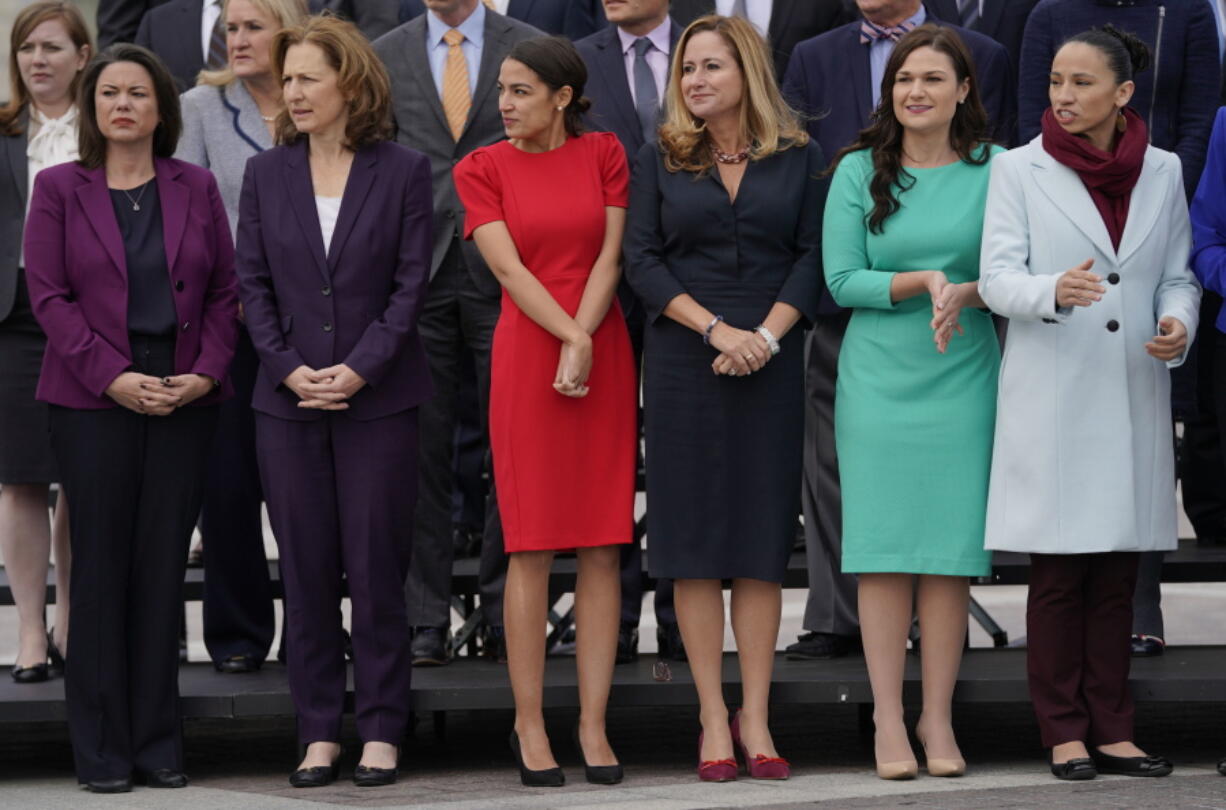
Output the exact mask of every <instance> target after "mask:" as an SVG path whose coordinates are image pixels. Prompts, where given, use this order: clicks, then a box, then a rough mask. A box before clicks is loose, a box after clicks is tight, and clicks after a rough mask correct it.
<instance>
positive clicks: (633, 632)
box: [614, 624, 639, 664]
mask: <svg viewBox="0 0 1226 810" xmlns="http://www.w3.org/2000/svg"><path fill="white" fill-rule="evenodd" d="M637 660H639V629H638V627H636V626H634V625H632V624H623V625H622V626H621V627H620V628H618V630H617V658H615V659H614V663H616V664H633V663H634V662H635V661H637Z"/></svg>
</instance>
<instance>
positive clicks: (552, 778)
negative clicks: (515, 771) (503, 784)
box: [511, 729, 566, 787]
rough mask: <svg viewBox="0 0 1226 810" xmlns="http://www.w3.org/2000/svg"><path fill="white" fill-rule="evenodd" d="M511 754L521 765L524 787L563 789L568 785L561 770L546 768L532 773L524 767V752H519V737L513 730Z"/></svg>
mask: <svg viewBox="0 0 1226 810" xmlns="http://www.w3.org/2000/svg"><path fill="white" fill-rule="evenodd" d="M511 753H513V754H515V762H516V763H517V764H518V765H519V781H520V782H523V783H524V787H562V785H565V784H566V774H564V773H562V769H561V768H546V769H544V770H543V771H530V770H528V766H527V765H524V755H523V752H521V751H520V750H519V735H518V734H516V733H515V730H514V729H512V730H511Z"/></svg>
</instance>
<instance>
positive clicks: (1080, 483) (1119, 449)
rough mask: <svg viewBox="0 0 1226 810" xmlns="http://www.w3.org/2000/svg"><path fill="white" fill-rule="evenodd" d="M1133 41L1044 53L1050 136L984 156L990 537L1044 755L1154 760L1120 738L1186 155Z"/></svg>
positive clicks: (1147, 543) (1167, 357)
mask: <svg viewBox="0 0 1226 810" xmlns="http://www.w3.org/2000/svg"><path fill="white" fill-rule="evenodd" d="M1148 63H1149V54H1148V50H1147V49H1146V47H1145V45H1144V44H1143V43H1142V42H1141V41H1140V40H1138V39H1137V38H1136V37H1134V36H1132V35H1131V34H1125V33H1123V32H1121V31H1118V30H1117V29H1115V28H1113V27H1112V26H1109V25H1108V26H1104V27H1103V28H1102V29H1094V30H1092V31H1087V32H1085V33H1083V34H1078V35H1077V36H1074V37H1072V38H1071V39H1070V40H1068V41H1067V42H1066V43H1065V44H1064V45H1063V46H1062V47H1061V48H1060V50H1059V51H1058V52H1057V54H1056V56H1055V59H1054V60H1053V62H1052V70H1051V90H1050V96H1051V108H1049V109H1048V110H1047V112H1046V113H1045V114H1044V118H1043V134H1042V135H1040V136H1039V137H1037V138H1035V139H1034V140H1033V141H1031V142H1030V143H1029V144H1027V145H1025V146H1023V147H1020V148H1018V149H1015V150H1013V151H1011V152H1008V153H1005V154H1003V155H999V156H998V157H997V158H996V159H995V160H994V161H993V162H992V179H991V183H990V185H989V190H988V204H987V212H986V215H985V218H984V233H983V248H982V256H981V264H982V269H981V275H980V282H979V291H980V295H981V297H982V298H983V300H984V302H985V303H987V305H988V306H989V307H990V308H991V309H992V310H993V311H995V312H997V313H999V314H1001V315H1004V316H1005V317H1007V318H1009V337H1008V340H1007V341H1006V345H1005V352H1004V358H1003V361H1002V364H1001V374H1000V392H999V397H998V405H997V416H996V443H995V448H994V452H993V459H992V474H991V483H990V488H989V497H988V517H987V547H988V548H989V549H1002V550H1010V551H1024V552H1030V553H1031V574H1030V594H1029V601H1028V604H1027V610H1026V629H1027V642H1028V647H1027V670H1028V674H1029V681H1030V693H1031V700H1032V702H1033V704H1034V707H1035V714H1036V715H1037V717H1038V722H1039V728H1040V731H1041V734H1042V738H1043V744H1044V746H1046V747H1050V748H1051V770H1052V773H1053V774H1054V775H1056V776H1057V777H1059V778H1062V779H1092V778H1093V777H1094V776H1095V775H1097V774H1098V773H1122V774H1127V775H1131V776H1165V775H1167V774H1169V773H1170V772H1171V769H1172V766H1171V763H1170V762H1169V761H1168V760H1166V759H1163V758H1161V757H1156V756H1148V755H1147V754H1146V753H1145V752H1144V751H1142V750H1141V749H1140V748H1138V747H1137V746H1136V745H1135V744H1134V743H1133V703H1132V698H1131V695H1130V693H1129V691H1128V668H1129V633H1130V629H1131V626H1132V593H1133V587H1134V583H1135V581H1136V570H1137V561H1138V553H1139V552H1142V551H1160V550H1166V549H1172V548H1174V547H1175V542H1176V519H1175V472H1174V453H1173V446H1172V441H1171V432H1170V424H1171V414H1170V378H1169V371H1168V369H1169V368H1171V367H1174V366H1176V365H1179V364H1180V363H1181V362H1183V357H1184V353H1185V351H1186V349H1187V345H1188V341H1189V336H1190V335H1194V334H1195V333H1196V325H1197V313H1198V307H1199V302H1200V287H1199V286H1198V285H1197V283H1196V280H1195V278H1194V277H1193V276H1192V273H1191V272H1190V271H1189V269H1188V253H1189V248H1190V246H1191V234H1190V229H1189V225H1188V212H1187V205H1186V202H1185V199H1184V192H1183V186H1182V181H1181V175H1180V169H1179V160H1178V158H1176V157H1175V156H1174V155H1173V154H1171V153H1169V152H1165V151H1162V150H1160V149H1156V148H1154V147H1152V146H1148V144H1147V137H1146V131H1145V123H1144V121H1143V120H1142V119H1141V118H1140V116H1138V115H1137V114H1136V113H1135V112H1133V111H1132V110H1130V109H1128V108H1127V104H1128V101H1129V99H1130V98H1131V97H1132V93H1133V90H1134V88H1135V85H1134V83H1133V81H1132V77H1133V75H1134V74H1135V73H1136V72H1138V71H1140V70H1143V69H1144V68H1145V67H1146V66H1147V65H1148Z"/></svg>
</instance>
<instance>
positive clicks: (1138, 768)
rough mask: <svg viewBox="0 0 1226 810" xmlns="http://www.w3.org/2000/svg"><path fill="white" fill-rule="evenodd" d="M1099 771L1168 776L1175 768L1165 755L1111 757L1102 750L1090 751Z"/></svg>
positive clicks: (1129, 774)
mask: <svg viewBox="0 0 1226 810" xmlns="http://www.w3.org/2000/svg"><path fill="white" fill-rule="evenodd" d="M1090 756H1092V757H1093V758H1094V765H1095V767H1097V768H1098V772H1099V773H1113V774H1117V775H1119V776H1168V775H1169V774H1170V773H1171V771H1173V770H1175V766H1174V764H1172V763H1171V761H1170V760H1169V759H1167V758H1165V757H1155V756H1147V757H1113V756H1111V755H1110V754H1104V753H1103V752H1102V751H1098V750H1094V751H1091V752H1090Z"/></svg>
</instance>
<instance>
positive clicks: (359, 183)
mask: <svg viewBox="0 0 1226 810" xmlns="http://www.w3.org/2000/svg"><path fill="white" fill-rule="evenodd" d="M431 216H432V208H431V188H430V163H429V161H428V160H427V159H426V157H425V156H424V155H422V154H421V153H420V152H416V151H413V150H412V149H407V148H405V147H403V146H399V145H398V144H395V143H390V142H382V143H377V144H374V145H372V146H367V147H365V148H363V149H361V150H359V151H358V153H357V154H356V155H355V156H354V158H353V166H352V168H350V170H349V180H348V182H347V183H346V185H345V193H344V196H343V198H342V199H341V210H340V215H339V216H338V218H337V222H336V230H335V231H334V233H333V235H332V245H331V249H330V250H328V251H327V252H326V254H325V251H324V243H323V234H322V232H321V230H320V227H319V215H318V213H317V211H316V209H315V192H314V188H313V187H312V185H311V166H310V162H309V160H308V158H307V140H306V139H305V138H304V139H302V140H301V141H299V142H298V143H296V144H293V145H290V146H279V147H277V148H275V149H269V150H267V151H265V152H262V153H260V154H258V155H255V156H254V157H252V158H251V159H250V160H248V161H247V172H246V175H245V176H244V177H243V194H242V198H241V200H240V202H239V217H238V276H239V281H240V286H241V294H242V299H243V306H244V309H245V312H246V316H247V329H248V331H249V332H250V333H251V340H252V342H254V343H255V349H256V352H257V353H258V354H259V356H260V370H261V373H260V375H259V377H258V378H257V379H256V384H255V395H254V397H253V399H252V407H254V408H255V409H256V410H257V411H260V412H262V413H266V414H270V415H272V416H277V417H280V418H282V419H297V420H302V421H306V420H311V419H318V418H320V417H321V416H323V414H324V412H323V411H319V410H314V409H304V408H299V407H298V396H297V395H296V394H294V392H293V391H291V390H289V388H287V387H286V386H285V385H283V384H282V381H283V380H284V379H285V378H286V377H287V376H289V374H290V372H292V371H293V370H294V369H296V368H298V367H299V366H303V365H305V366H308V367H310V368H315V369H318V368H327V367H328V366H332V365H336V364H337V363H344V364H345V365H347V366H349V367H350V368H352V369H353V370H354V371H356V372H357V373H358V374H360V375H361V376H362V379H364V380H366V385H365V386H363V387H362V388H361V390H359V391H358V392H357V393H356V394H355V395H354V396H353V398H352V399H351V400H350V401H349V408H348V410H346V411H344V412H343V413H346V414H348V415H349V416H350V417H352V418H354V419H359V420H369V419H378V418H380V417H383V416H389V415H391V414H394V413H399V412H400V411H404V410H406V409H408V408H413V407H415V406H417V405H418V404H420V403H421V402H422V401H424V400H426V399H428V398H429V397H430V396H431V395H432V394H433V393H434V389H433V384H432V383H431V380H430V371H429V368H428V366H427V365H426V354H425V351H424V350H423V349H422V345H421V339H420V338H419V337H418V334H417V316H418V313H419V312H420V311H421V305H422V300H423V298H424V296H425V292H426V286H427V284H428V283H429V280H430V251H431V249H432V247H433V244H432V237H431V232H432V223H431Z"/></svg>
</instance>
